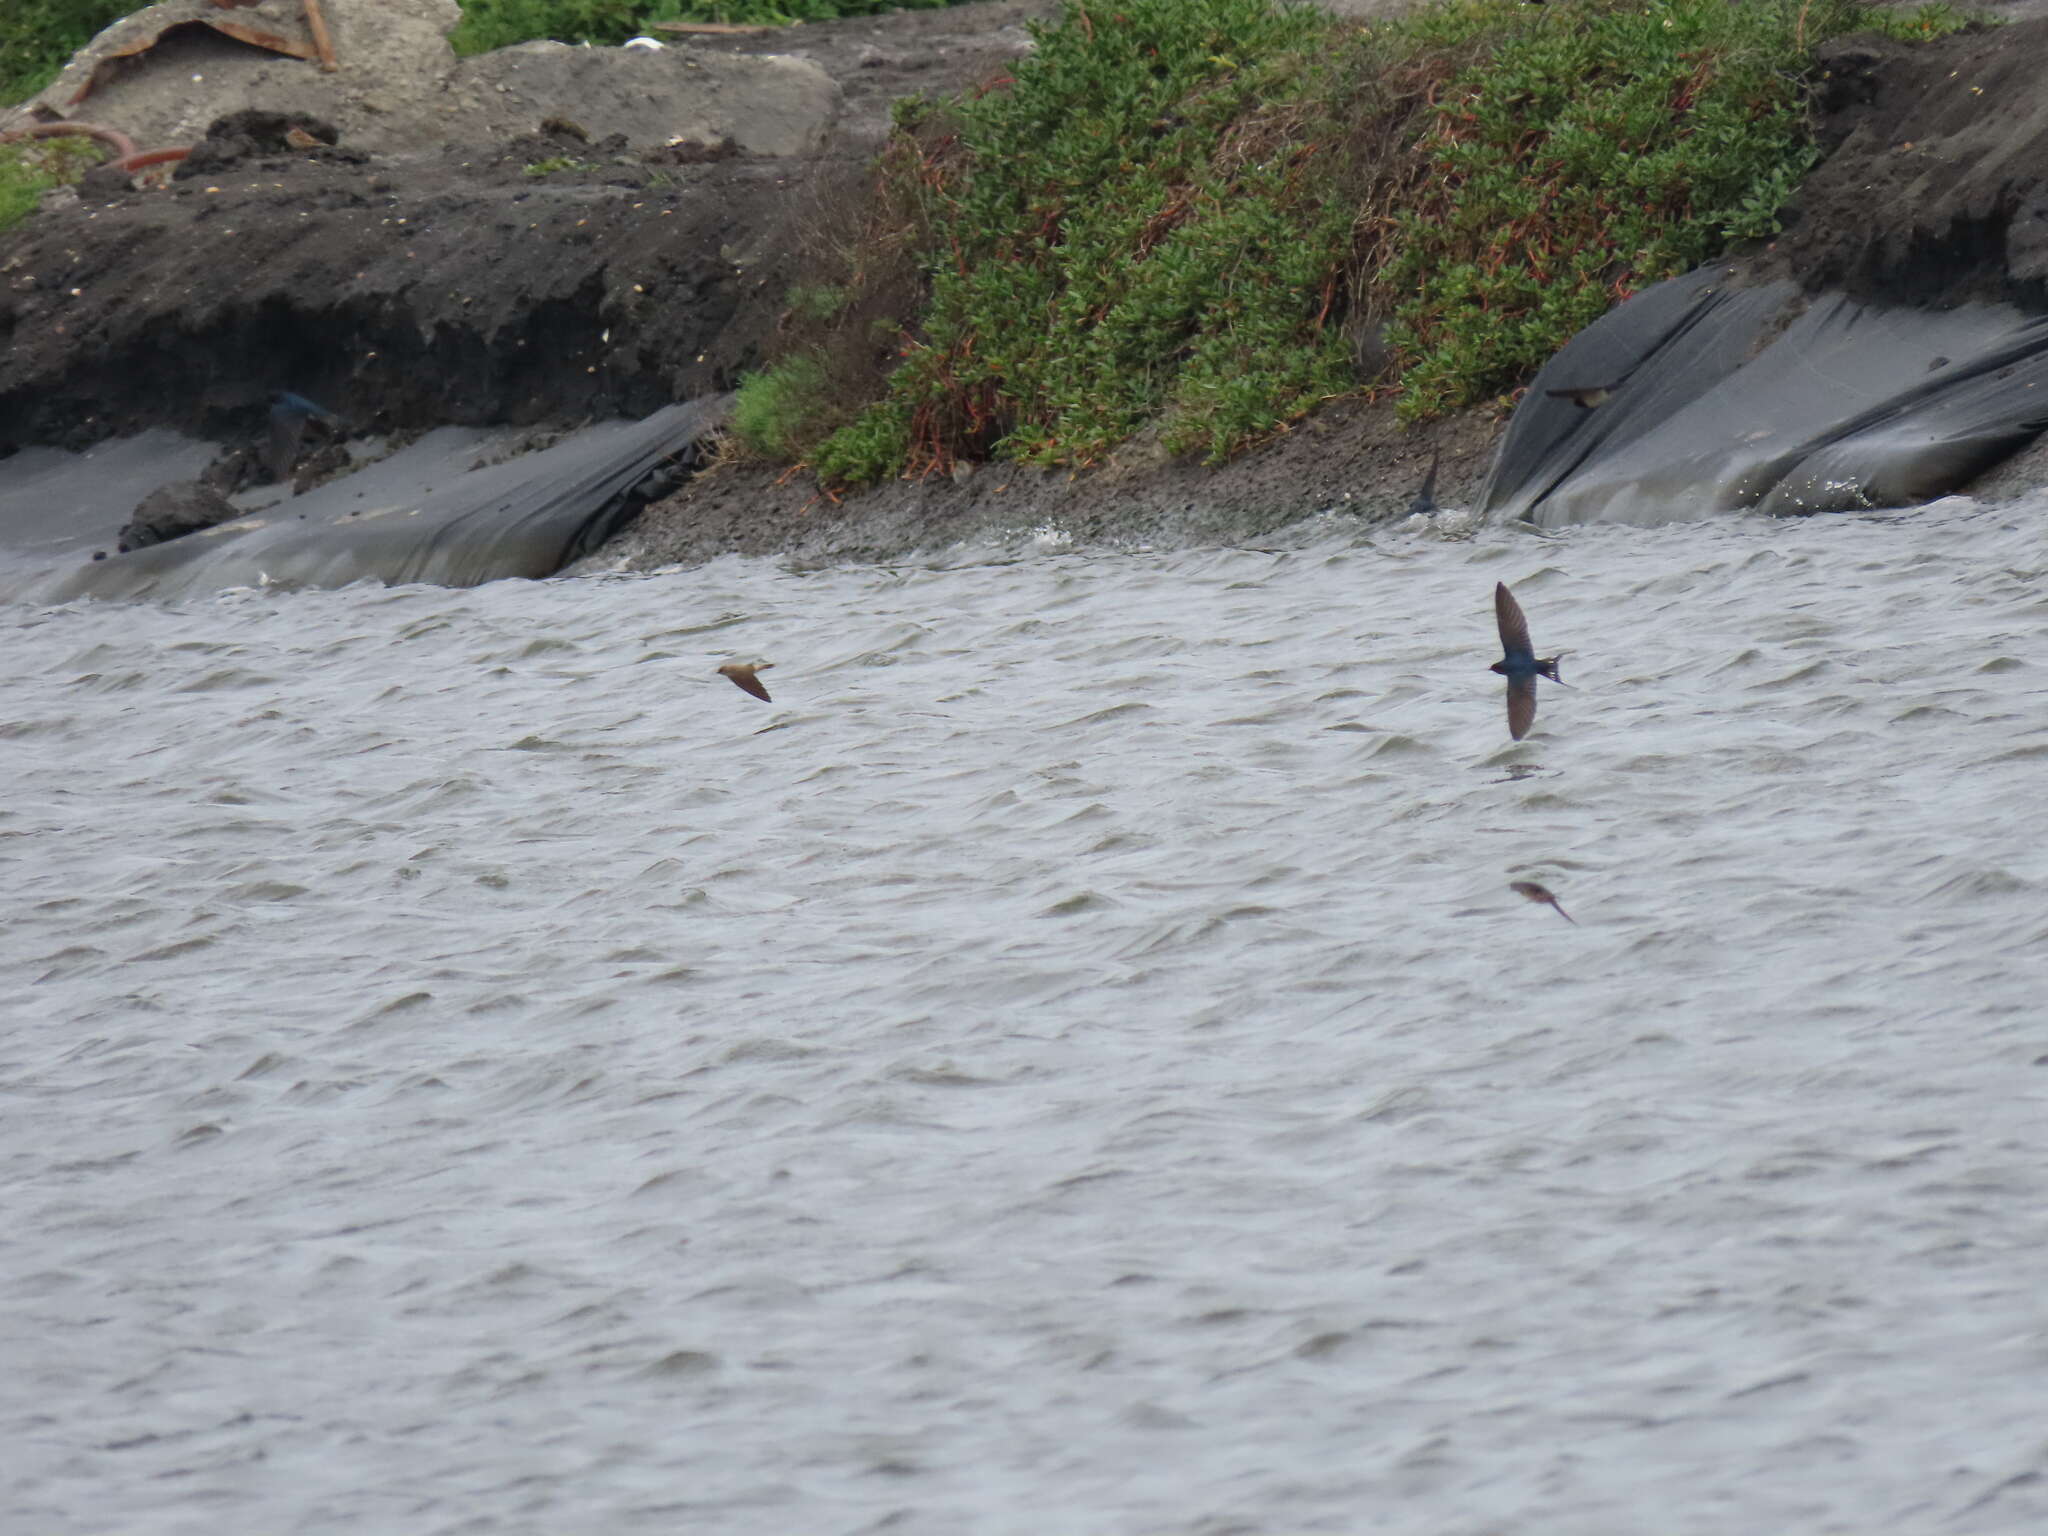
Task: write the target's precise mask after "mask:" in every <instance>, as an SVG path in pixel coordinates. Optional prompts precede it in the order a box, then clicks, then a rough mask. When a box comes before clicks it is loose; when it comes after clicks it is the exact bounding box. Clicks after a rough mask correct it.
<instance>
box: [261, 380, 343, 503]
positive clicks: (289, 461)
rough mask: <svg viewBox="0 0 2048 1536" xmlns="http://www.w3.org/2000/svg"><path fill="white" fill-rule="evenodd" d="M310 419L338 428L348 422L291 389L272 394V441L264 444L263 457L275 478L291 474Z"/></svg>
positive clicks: (286, 476) (285, 477) (281, 478)
mask: <svg viewBox="0 0 2048 1536" xmlns="http://www.w3.org/2000/svg"><path fill="white" fill-rule="evenodd" d="M309 421H318V422H320V423H322V424H323V425H325V426H328V427H331V428H333V429H334V430H336V431H340V430H341V429H342V428H344V427H346V426H347V425H348V423H347V422H346V421H343V420H342V419H341V417H339V416H337V415H335V413H334V412H332V411H330V410H329V409H327V407H326V406H324V405H320V404H318V403H316V402H314V401H311V400H308V399H307V398H306V397H305V396H304V395H295V394H293V393H292V392H291V391H290V390H288V389H280V390H279V391H278V392H277V393H276V394H274V395H272V396H271V397H270V441H269V443H268V444H266V445H265V447H264V450H263V461H264V463H265V464H266V465H268V466H269V468H270V478H271V479H273V480H276V481H278V482H279V483H282V482H284V481H285V480H288V479H290V478H291V473H292V466H293V465H294V464H296V463H298V461H299V443H300V442H301V441H302V440H303V439H304V438H305V435H306V423H307V422H309Z"/></svg>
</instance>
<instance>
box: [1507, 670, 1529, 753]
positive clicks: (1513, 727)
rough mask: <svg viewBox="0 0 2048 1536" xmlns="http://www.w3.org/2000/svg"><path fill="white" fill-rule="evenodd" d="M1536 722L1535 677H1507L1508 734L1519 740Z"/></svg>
mask: <svg viewBox="0 0 2048 1536" xmlns="http://www.w3.org/2000/svg"><path fill="white" fill-rule="evenodd" d="M1535 723H1536V679H1535V678H1533V677H1511V678H1509V679H1508V734H1509V735H1510V736H1512V737H1514V738H1515V740H1517V741H1520V740H1521V739H1522V738H1523V737H1524V736H1526V735H1528V734H1529V727H1530V726H1532V725H1534V724H1535Z"/></svg>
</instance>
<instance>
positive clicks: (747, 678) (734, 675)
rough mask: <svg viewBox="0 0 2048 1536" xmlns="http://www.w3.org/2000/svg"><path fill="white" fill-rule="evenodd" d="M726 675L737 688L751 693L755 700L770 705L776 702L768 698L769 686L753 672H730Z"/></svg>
mask: <svg viewBox="0 0 2048 1536" xmlns="http://www.w3.org/2000/svg"><path fill="white" fill-rule="evenodd" d="M725 675H726V676H727V677H729V678H731V679H732V680H733V685H734V686H735V687H738V688H744V689H745V690H746V691H747V692H748V693H751V694H752V695H753V696H754V697H755V698H757V699H760V700H762V701H764V702H766V703H769V704H773V703H774V702H775V701H774V700H773V699H771V698H769V697H768V685H767V684H766V683H764V682H762V681H761V679H759V678H758V677H756V676H754V674H753V673H752V672H751V671H747V672H738V671H734V672H728V673H726V674H725Z"/></svg>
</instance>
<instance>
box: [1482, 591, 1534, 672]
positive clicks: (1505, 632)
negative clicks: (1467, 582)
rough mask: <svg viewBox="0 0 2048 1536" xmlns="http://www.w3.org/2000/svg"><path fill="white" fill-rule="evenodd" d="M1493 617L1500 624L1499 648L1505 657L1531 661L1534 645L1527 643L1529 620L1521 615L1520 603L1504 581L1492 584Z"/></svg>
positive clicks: (1511, 659)
mask: <svg viewBox="0 0 2048 1536" xmlns="http://www.w3.org/2000/svg"><path fill="white" fill-rule="evenodd" d="M1493 617H1494V620H1495V622H1496V623H1498V624H1499V625H1500V648H1501V649H1502V650H1503V651H1505V652H1506V653H1507V659H1508V660H1509V661H1524V662H1533V661H1534V660H1535V659H1536V647H1535V646H1533V645H1531V644H1530V643H1529V621H1528V620H1527V619H1525V618H1523V617H1522V605H1521V604H1520V603H1518V602H1516V601H1515V594H1514V593H1512V592H1510V591H1509V590H1508V589H1507V585H1506V583H1504V582H1498V581H1497V582H1495V583H1494V584H1493Z"/></svg>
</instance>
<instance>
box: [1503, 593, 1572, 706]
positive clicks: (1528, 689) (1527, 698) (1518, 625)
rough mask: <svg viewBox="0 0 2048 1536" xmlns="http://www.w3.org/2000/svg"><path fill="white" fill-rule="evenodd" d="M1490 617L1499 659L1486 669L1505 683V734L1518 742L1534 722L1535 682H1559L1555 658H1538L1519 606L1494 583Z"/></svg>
mask: <svg viewBox="0 0 2048 1536" xmlns="http://www.w3.org/2000/svg"><path fill="white" fill-rule="evenodd" d="M1493 617H1494V619H1495V621H1496V622H1497V623H1498V624H1499V625H1500V648H1501V652H1502V655H1501V658H1500V660H1499V661H1496V662H1495V663H1494V664H1493V665H1492V666H1491V667H1489V668H1488V669H1487V670H1488V671H1490V672H1498V673H1499V674H1500V675H1501V676H1502V677H1504V678H1506V679H1507V680H1508V734H1509V735H1510V736H1512V737H1514V738H1515V740H1517V741H1520V740H1521V739H1522V738H1523V737H1524V736H1526V735H1528V734H1529V727H1530V726H1531V725H1533V724H1534V723H1535V721H1536V679H1537V678H1539V677H1547V678H1549V679H1550V680H1551V681H1552V682H1553V683H1561V682H1563V681H1564V679H1563V678H1561V677H1559V676H1558V675H1557V657H1555V656H1538V655H1537V654H1536V647H1535V646H1533V645H1532V644H1530V643H1529V621H1528V620H1527V619H1525V618H1523V617H1522V605H1521V604H1520V603H1518V602H1516V601H1515V594H1514V593H1512V592H1510V591H1509V590H1508V589H1507V587H1506V585H1505V584H1503V583H1501V582H1498V581H1497V582H1495V583H1494V584H1493Z"/></svg>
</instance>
